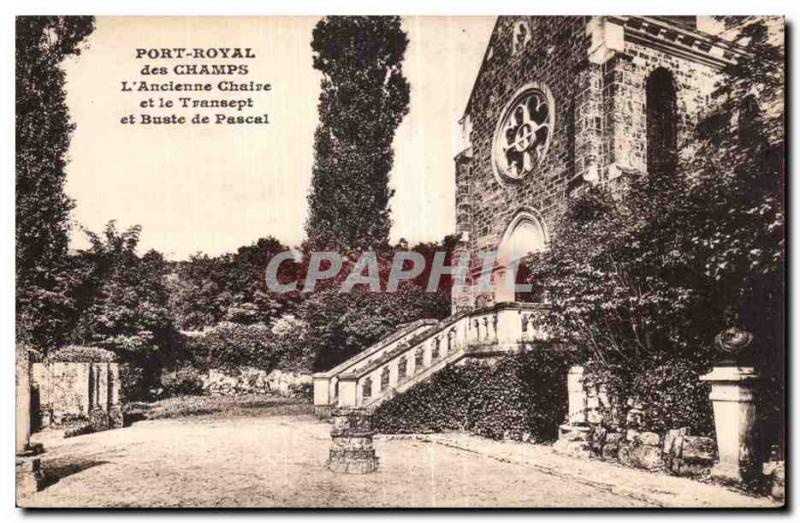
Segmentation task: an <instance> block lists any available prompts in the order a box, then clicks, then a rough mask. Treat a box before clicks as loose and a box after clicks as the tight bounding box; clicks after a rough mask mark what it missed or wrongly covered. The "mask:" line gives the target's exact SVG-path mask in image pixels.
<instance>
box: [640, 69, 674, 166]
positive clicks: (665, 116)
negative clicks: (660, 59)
mask: <svg viewBox="0 0 800 523" xmlns="http://www.w3.org/2000/svg"><path fill="white" fill-rule="evenodd" d="M646 91H647V92H646V104H647V172H648V173H650V174H651V175H672V174H674V173H675V167H676V163H677V158H678V102H677V96H676V89H675V80H674V79H673V77H672V73H671V72H669V71H668V70H666V69H664V68H662V67H659V68H658V69H656V70H655V71H653V72H652V73H650V76H649V77H648V78H647V86H646Z"/></svg>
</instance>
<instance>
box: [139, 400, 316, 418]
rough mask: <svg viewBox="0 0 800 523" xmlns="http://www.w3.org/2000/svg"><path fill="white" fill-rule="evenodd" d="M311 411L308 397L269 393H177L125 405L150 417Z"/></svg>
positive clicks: (283, 413) (224, 415)
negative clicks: (290, 396) (153, 400)
mask: <svg viewBox="0 0 800 523" xmlns="http://www.w3.org/2000/svg"><path fill="white" fill-rule="evenodd" d="M312 412H313V406H312V404H311V402H310V401H309V400H308V399H305V398H285V397H281V396H272V395H268V394H247V395H242V396H177V397H173V398H167V399H163V400H159V401H155V402H153V403H130V404H128V405H126V407H125V416H126V417H128V418H131V419H149V420H154V419H170V418H184V417H192V416H211V417H214V418H231V417H237V416H295V415H301V414H311V413H312Z"/></svg>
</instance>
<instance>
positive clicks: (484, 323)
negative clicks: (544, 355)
mask: <svg viewBox="0 0 800 523" xmlns="http://www.w3.org/2000/svg"><path fill="white" fill-rule="evenodd" d="M542 307H543V305H540V304H533V303H500V304H497V305H495V306H492V307H489V308H485V309H479V310H474V311H470V312H467V313H462V314H458V315H454V316H450V317H449V318H446V319H444V320H441V321H437V320H427V319H426V320H419V321H416V322H413V323H409V324H406V325H403V326H401V327H400V328H399V329H398V330H397V331H396V332H394V333H392V334H391V335H389V336H387V337H386V338H384V339H382V340H380V341H379V342H378V343H376V344H375V345H373V346H372V347H370V348H368V349H367V350H365V351H362V352H361V353H359V354H357V355H355V356H353V357H352V358H350V359H349V360H347V361H345V362H343V363H341V364H339V365H337V366H336V367H334V368H332V369H330V370H329V371H326V372H320V373H317V374H314V410H315V413H316V414H317V416H319V417H327V416H329V415H330V410H331V408H333V407H355V408H367V409H374V408H375V407H377V406H378V405H380V404H381V403H382V402H384V401H386V400H387V399H389V398H391V397H392V396H393V395H395V394H397V393H400V392H403V391H405V390H408V389H409V388H411V387H413V386H414V385H416V384H417V383H420V382H422V381H425V380H427V379H429V378H430V377H431V376H433V375H434V374H435V373H436V372H438V371H440V370H441V369H443V368H445V367H447V366H448V365H452V364H456V363H457V362H459V361H460V360H462V359H465V358H470V357H474V358H478V357H484V358H485V357H493V356H498V355H501V354H503V353H506V352H513V351H517V350H519V349H520V348H521V347H522V346H524V345H525V344H526V343H531V342H534V341H539V340H544V339H546V337H545V335H544V333H543V332H542V331H541V330H540V329H537V328H536V327H534V321H533V319H534V316H535V315H536V312H537V311H538V310H541V308H542Z"/></svg>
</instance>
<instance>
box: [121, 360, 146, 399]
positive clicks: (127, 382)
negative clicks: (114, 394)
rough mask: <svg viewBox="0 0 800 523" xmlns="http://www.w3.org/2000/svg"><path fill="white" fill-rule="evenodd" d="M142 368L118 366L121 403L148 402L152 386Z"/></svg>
mask: <svg viewBox="0 0 800 523" xmlns="http://www.w3.org/2000/svg"><path fill="white" fill-rule="evenodd" d="M148 375H149V374H147V375H146V374H145V372H144V369H143V368H142V367H138V366H136V365H131V364H129V363H123V364H121V365H120V366H119V379H120V382H121V391H120V393H121V396H122V398H121V399H122V402H123V403H129V402H132V401H149V400H150V399H151V397H150V396H151V394H150V388H151V387H152V386H153V385H154V383H153V382H152V380H150V379H148V377H147V376H148Z"/></svg>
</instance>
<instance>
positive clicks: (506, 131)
mask: <svg viewBox="0 0 800 523" xmlns="http://www.w3.org/2000/svg"><path fill="white" fill-rule="evenodd" d="M550 105H551V104H550V102H549V100H548V97H547V96H546V95H545V94H544V93H543V92H542V91H540V90H538V89H529V90H526V91H523V92H522V93H521V94H520V95H518V96H517V97H516V98H515V99H514V100H513V101H512V103H511V104H509V106H508V107H507V109H506V111H505V113H504V114H503V118H502V119H501V120H500V124H499V126H498V129H497V135H496V137H495V146H494V158H495V165H496V168H497V170H498V172H499V173H500V174H501V175H502V176H504V177H506V178H511V179H520V178H522V177H523V176H525V175H526V174H528V173H530V172H531V171H532V170H533V169H534V168H535V167H536V166H537V165H539V163H540V162H541V161H542V159H543V158H544V155H545V153H546V152H547V146H548V145H549V142H550V133H551V128H552V120H553V117H552V108H551V107H550Z"/></svg>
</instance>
